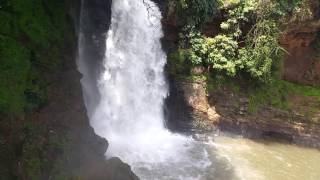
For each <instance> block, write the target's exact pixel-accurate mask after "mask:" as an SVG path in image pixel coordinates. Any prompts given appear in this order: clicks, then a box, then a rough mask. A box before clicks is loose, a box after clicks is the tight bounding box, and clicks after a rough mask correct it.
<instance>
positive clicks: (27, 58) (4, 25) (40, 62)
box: [0, 0, 72, 116]
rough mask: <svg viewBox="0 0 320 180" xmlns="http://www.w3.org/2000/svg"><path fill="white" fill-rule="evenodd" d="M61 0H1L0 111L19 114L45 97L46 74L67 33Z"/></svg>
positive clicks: (55, 66) (58, 63)
mask: <svg viewBox="0 0 320 180" xmlns="http://www.w3.org/2000/svg"><path fill="white" fill-rule="evenodd" d="M65 7H66V6H65V2H64V1H52V0H46V1H40V0H32V1H20V0H1V4H0V22H1V27H0V39H1V41H0V61H1V63H0V69H1V74H0V81H1V84H0V113H1V114H4V115H7V116H21V115H23V114H24V113H25V112H28V111H30V110H32V109H34V108H37V107H39V106H41V105H42V104H43V103H45V101H46V85H47V84H48V81H47V79H46V77H47V76H48V74H50V73H54V72H55V71H56V70H57V69H58V68H60V67H59V66H61V61H62V59H63V57H62V56H61V54H59V53H58V52H59V51H61V49H62V48H63V46H64V44H63V43H64V42H65V41H64V40H65V38H67V39H68V38H69V39H70V37H72V36H70V35H69V34H70V26H68V22H67V19H66V18H67V16H66V12H67V11H66V9H65Z"/></svg>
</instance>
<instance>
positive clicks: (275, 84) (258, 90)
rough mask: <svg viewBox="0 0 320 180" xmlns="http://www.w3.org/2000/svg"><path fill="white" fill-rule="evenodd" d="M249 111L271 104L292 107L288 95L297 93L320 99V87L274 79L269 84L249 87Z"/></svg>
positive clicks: (285, 107)
mask: <svg viewBox="0 0 320 180" xmlns="http://www.w3.org/2000/svg"><path fill="white" fill-rule="evenodd" d="M248 94H249V95H250V101H249V111H251V112H256V111H258V110H259V109H260V108H261V107H263V106H266V105H269V106H273V107H277V108H280V109H285V110H287V109H290V105H289V103H288V101H287V98H288V96H290V95H293V94H297V95H302V96H309V97H314V98H316V99H318V100H319V101H320V88H319V87H312V86H305V85H299V84H294V83H290V82H287V81H283V80H277V79H273V80H271V82H270V83H268V84H262V85H259V86H252V87H249V92H248Z"/></svg>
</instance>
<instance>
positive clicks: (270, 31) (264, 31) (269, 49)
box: [239, 19, 284, 82]
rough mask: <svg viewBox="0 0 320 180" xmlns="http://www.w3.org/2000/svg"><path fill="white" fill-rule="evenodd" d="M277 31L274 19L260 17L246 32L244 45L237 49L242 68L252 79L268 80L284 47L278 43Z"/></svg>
mask: <svg viewBox="0 0 320 180" xmlns="http://www.w3.org/2000/svg"><path fill="white" fill-rule="evenodd" d="M278 31H279V30H278V27H277V24H276V22H275V21H274V20H265V19H261V20H259V21H258V22H257V23H256V25H255V27H254V28H253V29H252V31H251V32H249V33H248V35H247V39H246V40H247V41H246V46H245V47H244V48H241V49H240V50H239V58H240V61H241V62H242V63H243V64H242V68H243V69H244V71H246V72H248V73H249V74H250V75H251V77H253V78H254V79H258V80H260V81H263V82H267V81H269V80H270V78H271V75H272V66H273V64H274V63H277V62H275V61H280V58H281V57H282V52H284V49H283V48H282V47H281V46H280V45H279V43H278V40H277V38H278Z"/></svg>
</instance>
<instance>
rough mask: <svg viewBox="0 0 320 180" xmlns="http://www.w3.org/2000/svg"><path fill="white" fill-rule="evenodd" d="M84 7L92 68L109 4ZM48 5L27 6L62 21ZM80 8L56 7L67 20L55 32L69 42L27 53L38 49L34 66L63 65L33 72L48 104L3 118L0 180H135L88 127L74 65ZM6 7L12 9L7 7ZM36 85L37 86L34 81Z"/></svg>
mask: <svg viewBox="0 0 320 180" xmlns="http://www.w3.org/2000/svg"><path fill="white" fill-rule="evenodd" d="M83 2H84V3H85V5H86V6H88V8H89V11H88V13H89V16H88V18H89V19H88V21H89V22H90V23H91V24H89V25H88V26H89V27H88V28H89V29H87V31H86V32H87V34H88V36H87V38H88V39H89V40H88V42H89V43H88V49H89V50H88V51H89V52H90V54H91V56H90V57H91V60H92V62H88V66H89V65H92V66H95V68H96V66H98V65H99V59H101V57H102V56H101V49H103V48H104V47H103V45H101V46H95V45H96V44H97V42H96V41H97V40H96V38H94V37H93V36H94V35H99V36H97V38H99V40H100V43H101V44H103V41H104V39H102V36H103V33H104V32H106V31H107V29H108V24H106V22H108V17H109V18H110V16H108V12H110V10H109V9H108V8H110V4H111V1H99V0H96V1H92V0H85V1H83ZM1 3H2V2H1ZM32 3H35V4H32ZM51 3H52V2H51V1H46V2H45V3H44V4H41V3H39V2H38V1H37V2H31V6H30V7H32V6H33V5H37V6H36V7H38V9H37V10H36V11H39V12H43V13H44V15H45V16H48V17H50V18H51V20H52V21H53V20H54V19H55V18H56V17H57V16H58V17H60V15H61V16H62V15H63V14H60V13H57V12H60V11H59V10H57V11H54V10H52V8H54V7H52V6H51V5H52V4H51ZM80 3H81V2H80V0H69V1H61V2H59V3H57V4H58V5H59V7H60V6H63V8H64V9H66V10H68V13H66V12H63V13H65V15H66V16H67V17H66V16H62V18H61V20H60V21H63V22H61V24H64V23H65V21H66V22H67V23H68V26H66V27H64V26H61V27H60V24H59V26H57V27H56V28H57V29H59V30H60V29H62V31H63V32H65V34H64V35H65V36H67V37H65V38H59V40H57V41H54V42H52V41H48V42H46V43H52V47H55V45H56V46H59V45H61V47H59V48H58V49H50V48H49V49H42V48H41V47H38V46H31V47H30V48H32V51H33V53H34V54H37V53H38V50H39V49H41V50H42V51H44V52H41V53H43V54H45V56H37V57H36V58H39V59H36V60H37V62H38V61H40V62H42V63H43V61H44V60H46V59H50V61H51V62H52V63H53V64H54V63H55V62H59V63H60V62H61V64H59V66H58V67H57V68H55V69H54V70H51V69H49V70H48V69H46V68H45V67H46V66H45V64H40V66H39V64H36V65H38V66H35V68H36V69H34V71H40V72H41V73H42V74H41V76H42V77H43V80H45V84H46V87H45V89H46V96H47V98H46V99H47V100H46V103H44V104H42V105H41V106H39V108H36V109H35V110H34V111H32V112H28V113H26V114H25V115H24V116H23V117H6V118H4V117H1V119H0V152H1V153H0V179H1V180H2V179H3V180H10V179H24V180H29V179H30V180H31V179H32V180H37V179H48V180H49V179H83V180H86V179H88V180H89V179H97V180H100V179H101V180H103V179H107V180H126V179H130V180H131V179H138V178H137V177H136V176H135V175H134V174H133V173H132V172H131V170H130V167H129V166H128V165H126V164H124V163H123V162H121V160H120V159H118V158H112V159H110V160H106V159H105V156H104V153H105V152H106V149H107V147H108V143H107V141H106V140H105V139H103V138H101V137H98V136H97V135H96V134H95V133H94V130H93V129H92V128H91V127H90V125H89V120H88V117H87V111H86V108H85V105H84V101H83V95H82V89H81V85H80V79H81V75H80V73H79V72H78V70H77V69H78V68H77V65H76V56H77V51H78V48H77V35H76V30H75V29H78V28H79V17H80V14H79V13H80V6H81V5H80ZM101 3H102V4H101ZM54 4H55V3H54ZM9 5H15V6H14V7H19V8H20V11H22V10H24V9H23V7H24V6H28V7H29V5H30V3H29V2H26V3H25V4H23V5H24V6H18V4H9ZM8 7H9V8H11V6H8ZM26 9H27V8H26ZM0 10H1V9H0ZM51 10H52V11H51ZM25 13H29V12H25ZM99 13H100V14H99ZM44 15H43V16H44ZM0 17H1V18H2V17H3V14H0ZM71 17H72V18H71ZM28 18H31V19H32V20H33V21H34V22H35V23H36V24H37V23H38V24H39V26H40V28H41V25H42V24H41V23H42V22H41V23H40V22H38V21H40V20H39V19H37V18H36V17H28ZM65 18H66V19H65ZM20 20H21V19H14V20H13V22H20ZM21 21H22V20H21ZM22 22H23V21H22ZM44 23H53V24H50V27H51V25H53V26H55V25H56V24H55V23H57V22H55V21H53V22H51V21H49V22H44ZM38 24H37V25H38ZM72 24H75V26H76V27H77V28H72ZM32 28H35V29H36V28H38V27H37V26H36V27H33V26H32V27H30V28H29V30H30V31H31V32H32V30H34V29H32ZM1 30H3V29H1ZM4 30H6V29H4ZM47 33H48V34H49V35H50V33H51V32H50V31H48V32H47ZM32 35H33V34H32ZM1 36H2V34H1ZM42 36H43V34H37V36H35V37H37V38H38V39H37V40H43V39H42V38H43V37H42ZM18 40H19V39H18ZM23 43H26V44H25V45H26V46H27V47H29V45H30V44H32V43H34V42H33V39H26V41H23ZM57 43H59V45H58V44H57ZM35 44H36V43H35ZM98 44H99V43H98ZM50 45H51V44H50ZM99 47H100V48H99ZM53 54H54V55H53ZM41 55H42V54H41ZM57 57H59V59H58V58H57ZM32 60H33V59H32ZM31 63H33V61H31ZM50 65H51V64H50ZM97 69H98V68H97ZM50 70H51V71H50ZM91 70H92V77H93V78H94V76H96V72H94V70H93V69H91ZM93 82H94V81H93ZM34 83H37V82H36V81H34Z"/></svg>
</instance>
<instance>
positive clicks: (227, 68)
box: [188, 32, 238, 76]
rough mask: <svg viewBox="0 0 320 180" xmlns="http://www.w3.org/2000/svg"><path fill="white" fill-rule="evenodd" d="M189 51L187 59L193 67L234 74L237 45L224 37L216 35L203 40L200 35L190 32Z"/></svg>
mask: <svg viewBox="0 0 320 180" xmlns="http://www.w3.org/2000/svg"><path fill="white" fill-rule="evenodd" d="M188 38H190V46H191V51H190V53H189V59H190V61H191V62H192V64H194V65H206V66H212V68H213V69H214V70H217V71H218V72H225V73H226V74H228V75H231V76H234V75H235V74H236V66H237V63H238V61H237V60H236V59H235V58H234V57H235V56H236V51H237V48H238V43H237V42H236V41H234V40H233V39H232V38H230V37H228V36H226V35H218V36H216V37H214V38H204V37H203V36H201V35H200V33H194V32H191V33H190V34H189V36H188Z"/></svg>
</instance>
